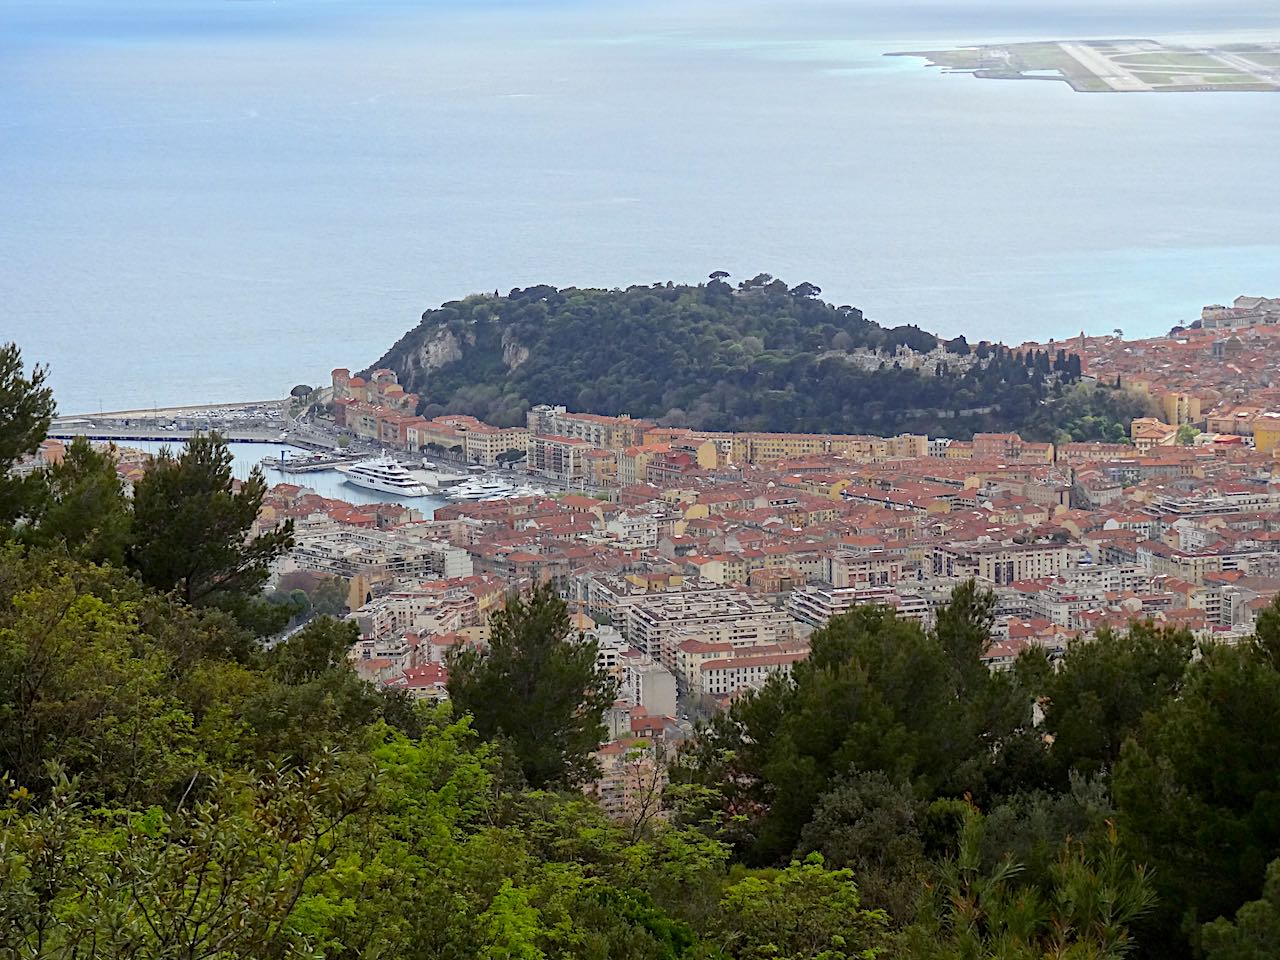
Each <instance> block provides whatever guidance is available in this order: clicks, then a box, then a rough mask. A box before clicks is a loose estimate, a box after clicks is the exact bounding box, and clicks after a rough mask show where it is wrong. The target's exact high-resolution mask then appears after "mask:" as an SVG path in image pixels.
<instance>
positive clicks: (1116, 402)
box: [1021, 383, 1162, 443]
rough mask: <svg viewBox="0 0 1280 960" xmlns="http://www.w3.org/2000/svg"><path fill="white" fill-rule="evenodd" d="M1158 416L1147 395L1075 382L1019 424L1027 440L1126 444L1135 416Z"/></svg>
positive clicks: (1158, 411) (1157, 405) (1152, 400)
mask: <svg viewBox="0 0 1280 960" xmlns="http://www.w3.org/2000/svg"><path fill="white" fill-rule="evenodd" d="M1159 416H1162V412H1161V410H1160V405H1159V404H1158V403H1156V401H1155V399H1154V398H1152V397H1151V396H1150V395H1149V394H1146V393H1142V392H1140V391H1137V390H1128V389H1124V388H1121V387H1110V386H1106V385H1104V384H1101V383H1093V384H1089V383H1075V384H1073V385H1071V386H1070V387H1067V388H1066V389H1064V390H1060V391H1058V392H1056V393H1055V394H1054V395H1053V396H1052V397H1050V398H1049V400H1048V402H1047V403H1045V404H1043V405H1042V406H1040V407H1039V408H1038V409H1037V410H1035V412H1034V413H1033V414H1032V415H1031V416H1030V417H1029V418H1028V419H1027V420H1026V421H1025V422H1024V423H1023V424H1022V427H1021V432H1022V436H1023V437H1024V438H1025V439H1028V440H1042V441H1043V440H1047V441H1051V442H1053V443H1069V442H1072V441H1085V440H1100V441H1103V442H1105V443H1127V442H1128V439H1129V424H1130V423H1132V422H1133V420H1135V419H1136V418H1138V417H1159Z"/></svg>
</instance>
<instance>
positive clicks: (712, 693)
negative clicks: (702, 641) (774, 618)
mask: <svg viewBox="0 0 1280 960" xmlns="http://www.w3.org/2000/svg"><path fill="white" fill-rule="evenodd" d="M808 658H809V651H808V649H803V650H788V651H782V652H778V653H747V654H744V655H741V656H735V657H727V658H723V659H720V658H716V659H712V660H705V661H703V662H702V664H701V668H700V669H699V670H698V672H697V673H696V674H695V675H694V676H693V677H691V678H690V693H692V694H693V695H695V696H705V697H726V696H729V697H731V696H734V695H736V694H739V693H741V692H743V691H744V690H759V689H760V688H761V687H763V686H764V685H765V682H766V681H768V679H769V678H770V677H771V676H773V675H774V674H778V673H781V674H784V675H786V674H790V672H791V668H792V666H793V665H794V664H796V663H798V662H800V661H801V660H807V659H808Z"/></svg>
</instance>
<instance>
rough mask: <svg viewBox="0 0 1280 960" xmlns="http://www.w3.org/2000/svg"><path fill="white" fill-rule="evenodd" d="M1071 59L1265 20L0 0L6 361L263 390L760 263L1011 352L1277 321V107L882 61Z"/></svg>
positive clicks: (944, 4)
mask: <svg viewBox="0 0 1280 960" xmlns="http://www.w3.org/2000/svg"><path fill="white" fill-rule="evenodd" d="M1089 37H1100V38H1101V37H1111V38H1114V37H1140V38H1153V39H1163V40H1169V41H1173V42H1180V41H1183V42H1196V41H1198V40H1202V39H1214V40H1233V39H1234V40H1245V39H1280V5H1278V4H1276V3H1275V2H1274V0H1214V2H1213V3H1205V2H1203V0H1196V2H1186V0H1133V2H1115V0H767V2H766V0H679V2H670V0H591V2H588V0H0V341H5V340H15V341H17V342H18V343H19V344H20V345H21V346H22V348H23V352H24V356H25V358H26V359H27V360H28V361H30V362H39V363H42V364H45V365H47V367H48V370H49V376H50V378H51V382H52V383H53V385H54V387H55V390H56V394H57V398H58V401H59V405H60V409H61V410H62V411H63V412H65V413H68V414H70V413H90V412H94V411H98V410H118V409H128V408H145V407H154V406H164V405H168V404H180V403H205V402H215V401H237V400H252V399H261V398H266V397H272V396H280V395H283V394H284V393H286V392H287V391H288V390H289V389H290V388H291V387H293V386H294V385H295V384H297V383H308V384H315V383H317V382H323V381H325V380H326V379H327V377H328V374H329V371H330V369H331V368H333V367H336V366H347V367H351V368H353V369H354V368H360V367H363V366H365V365H367V364H369V363H371V362H373V361H374V360H376V359H377V358H378V357H379V356H380V355H381V354H382V353H383V352H384V350H385V349H386V348H387V347H389V346H390V345H391V344H392V343H393V342H394V341H395V340H396V339H397V338H398V337H399V336H400V335H401V334H402V333H403V332H404V331H405V330H407V329H408V328H410V327H412V326H413V325H414V324H415V323H416V322H417V320H418V318H419V316H420V314H421V313H422V311H423V310H424V309H426V308H428V307H432V306H434V305H437V304H439V303H441V302H443V301H447V300H450V299H454V298H457V297H460V296H463V295H466V294H468V293H472V292H477V291H490V292H492V291H493V290H500V291H503V292H505V291H507V290H509V289H510V288H513V287H519V286H527V285H531V284H536V283H553V284H557V285H562V286H564V285H581V286H603V287H613V286H627V285H630V284H633V283H651V282H654V281H665V280H668V279H670V280H676V281H683V282H696V281H699V280H701V279H704V278H705V277H706V276H707V274H709V273H710V272H712V271H714V270H727V271H729V272H730V273H731V274H732V275H733V277H734V278H735V279H741V278H744V277H749V276H753V275H755V274H757V273H760V272H766V273H770V274H773V275H774V276H778V277H781V278H783V279H784V280H786V281H788V282H789V283H792V284H795V283H799V282H801V281H809V282H812V283H815V284H817V285H818V286H820V287H821V288H823V296H824V298H826V299H830V300H832V301H834V302H836V303H849V304H854V305H856V306H859V307H861V308H862V309H863V310H864V311H865V312H866V315H867V316H868V317H870V318H873V319H875V320H878V321H880V322H881V323H885V324H890V325H893V324H900V323H915V324H918V325H920V326H922V327H924V328H926V329H930V330H935V331H938V332H940V333H942V334H944V335H954V334H958V333H961V332H963V333H965V334H966V335H967V336H968V337H969V339H970V340H974V339H977V338H999V339H1004V340H1006V341H1011V342H1021V341H1022V340H1024V339H1027V338H1033V337H1034V338H1039V339H1043V338H1047V337H1058V338H1065V337H1069V336H1072V335H1075V334H1078V333H1079V332H1080V331H1082V330H1083V331H1087V332H1091V333H1097V332H1104V331H1105V332H1110V331H1112V330H1115V329H1122V330H1123V331H1124V332H1125V334H1126V335H1128V336H1139V335H1156V334H1159V333H1162V332H1164V331H1166V330H1168V329H1169V328H1170V327H1171V326H1173V325H1175V324H1186V323H1188V322H1190V321H1191V320H1193V319H1195V318H1196V317H1197V316H1198V315H1199V311H1200V308H1201V307H1202V306H1203V305H1204V304H1207V303H1214V302H1228V301H1230V300H1231V299H1232V298H1234V297H1235V296H1237V295H1239V294H1251V295H1271V296H1277V295H1280V229H1278V228H1277V224H1280V94H1272V93H1215V94H1147V95H1141V94H1127V95H1126V94H1079V93H1074V92H1073V91H1071V90H1070V89H1069V88H1068V87H1067V86H1066V85H1065V84H1063V83H1060V82H1053V81H1039V80H1032V81H1022V82H1001V81H983V80H977V79H974V78H972V77H968V76H947V75H943V74H942V73H941V72H939V71H938V70H937V69H935V68H928V67H926V66H924V64H923V62H922V61H920V60H916V59H910V58H890V57H886V56H884V54H885V53H888V52H892V51H901V50H920V49H941V48H949V47H954V46H961V45H965V44H973V43H989V42H1006V41H1018V40H1048V39H1066V38H1089ZM655 349H661V345H660V344H655Z"/></svg>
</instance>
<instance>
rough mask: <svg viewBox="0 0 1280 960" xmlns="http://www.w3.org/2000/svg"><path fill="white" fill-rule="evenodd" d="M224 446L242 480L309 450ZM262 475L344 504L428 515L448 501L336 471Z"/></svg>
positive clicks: (147, 445)
mask: <svg viewBox="0 0 1280 960" xmlns="http://www.w3.org/2000/svg"><path fill="white" fill-rule="evenodd" d="M124 445H125V446H129V447H132V448H133V449H135V450H145V451H146V452H148V453H159V452H160V448H161V447H164V446H168V447H173V446H174V444H172V443H169V444H166V443H164V442H162V441H158V440H129V441H127V443H125V444H124ZM227 447H228V448H229V449H230V450H231V454H232V456H233V457H234V460H233V461H232V464H231V470H232V473H233V474H234V475H235V476H236V477H237V478H239V479H241V480H245V479H248V477H249V471H251V470H252V469H253V468H254V467H255V466H257V465H258V464H259V463H260V462H261V461H262V460H263V458H264V457H273V458H277V457H279V456H280V454H281V452H282V451H283V452H285V453H286V454H288V455H289V456H299V455H303V454H306V453H307V452H308V451H306V450H302V449H300V448H298V447H291V446H288V445H284V444H268V443H228V444H227ZM265 474H266V478H267V483H268V484H270V485H273V486H274V485H275V484H277V483H295V484H297V485H298V486H300V487H308V488H310V489H311V490H314V491H315V492H316V493H318V494H320V496H322V497H329V498H331V499H333V500H345V501H346V502H347V503H403V504H404V505H406V506H410V507H416V508H417V509H419V510H421V511H422V512H423V514H424V515H425V516H427V517H430V516H431V515H432V514H433V513H434V512H435V509H436V508H437V507H441V506H444V505H445V504H446V503H448V502H449V501H448V500H446V499H445V498H444V497H391V496H388V495H386V494H378V493H375V492H374V491H372V490H365V489H363V488H361V487H353V486H351V484H349V483H347V482H346V481H345V480H343V477H342V474H340V473H338V471H337V470H321V471H319V472H317V473H281V472H280V471H279V470H272V469H269V468H268V469H266V470H265Z"/></svg>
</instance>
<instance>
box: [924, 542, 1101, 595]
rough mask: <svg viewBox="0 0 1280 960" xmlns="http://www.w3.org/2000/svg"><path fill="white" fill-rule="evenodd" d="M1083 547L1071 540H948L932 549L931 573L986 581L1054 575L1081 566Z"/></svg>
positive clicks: (1007, 581)
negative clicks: (1061, 541) (996, 541)
mask: <svg viewBox="0 0 1280 960" xmlns="http://www.w3.org/2000/svg"><path fill="white" fill-rule="evenodd" d="M1083 556H1084V548H1083V547H1081V546H1079V545H1078V544H1072V543H948V544H939V545H937V546H935V547H934V548H933V556H932V563H933V575H934V576H936V577H954V578H958V579H961V580H967V579H969V578H975V579H977V580H982V581H984V582H986V583H990V584H996V585H997V586H998V585H1000V584H1006V583H1013V582H1014V581H1015V580H1035V579H1038V578H1040V577H1056V576H1059V575H1061V574H1063V573H1065V572H1066V571H1068V570H1074V569H1075V568H1076V567H1078V566H1080V561H1081V559H1082V557H1083Z"/></svg>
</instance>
